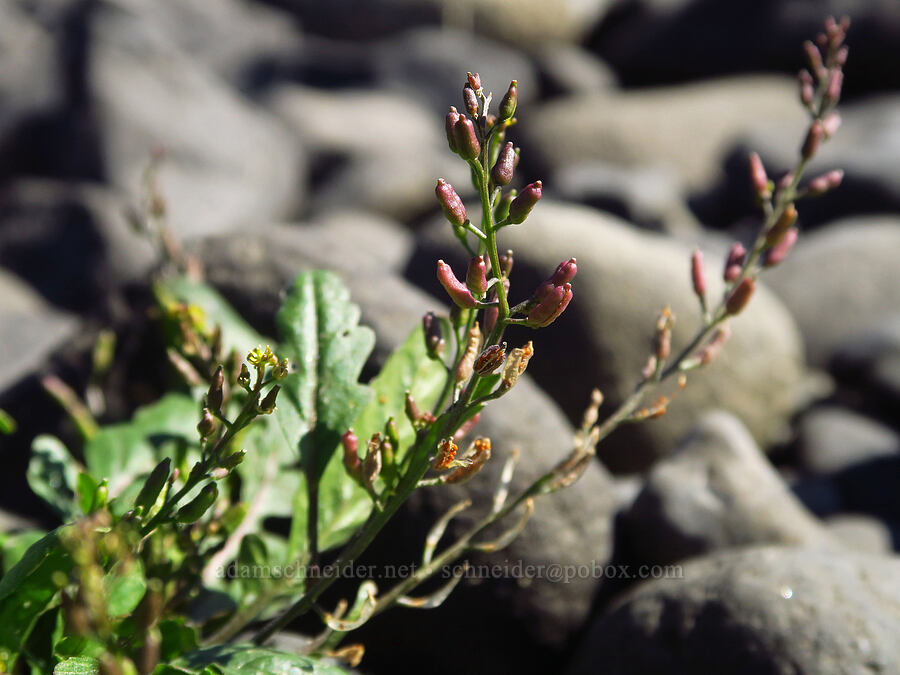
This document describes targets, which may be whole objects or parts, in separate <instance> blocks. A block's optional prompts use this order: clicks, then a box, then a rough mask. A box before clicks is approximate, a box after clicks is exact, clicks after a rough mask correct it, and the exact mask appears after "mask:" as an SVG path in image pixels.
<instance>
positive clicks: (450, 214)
mask: <svg viewBox="0 0 900 675" xmlns="http://www.w3.org/2000/svg"><path fill="white" fill-rule="evenodd" d="M434 194H435V195H437V198H438V201H439V202H440V204H441V208H442V209H443V210H444V216H446V218H447V220H449V221H450V223H451V224H453V225H455V226H456V227H462V226H463V224H464V223H465V222H466V207H465V204H463V202H462V199H460V198H459V195H458V194H456V190H454V189H453V186H452V185H450V183H448V182H447V181H445V180H444V179H443V178H438V182H437V186H435V188H434Z"/></svg>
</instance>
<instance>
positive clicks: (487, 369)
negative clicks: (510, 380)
mask: <svg viewBox="0 0 900 675" xmlns="http://www.w3.org/2000/svg"><path fill="white" fill-rule="evenodd" d="M505 358H506V343H505V342H504V343H503V344H502V345H491V346H490V347H488V348H487V349H485V350H484V351H483V352H481V354H479V355H478V358H477V359H475V372H476V373H478V374H479V375H490V374H491V373H493V372H494V371H495V370H497V368H499V367H500V364H502V363H503V360H504V359H505Z"/></svg>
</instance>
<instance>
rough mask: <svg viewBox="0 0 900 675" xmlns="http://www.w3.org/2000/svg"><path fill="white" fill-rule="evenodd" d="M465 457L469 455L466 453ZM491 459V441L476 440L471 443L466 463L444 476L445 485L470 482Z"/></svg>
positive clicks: (488, 439)
mask: <svg viewBox="0 0 900 675" xmlns="http://www.w3.org/2000/svg"><path fill="white" fill-rule="evenodd" d="M466 454H467V455H468V454H469V453H466ZM490 458H491V439H490V438H476V439H475V440H474V441H473V442H472V451H471V456H470V457H469V456H467V457H466V459H467V460H468V463H467V464H465V465H462V466H458V467H457V468H455V469H453V471H451V472H450V473H449V474H447V475H446V476H444V482H445V483H451V484H453V483H456V484H458V483H465V482H466V481H467V480H470V479H471V478H472V477H473V476H474V475H475V474H476V473H478V472H479V471H481V468H482V467H483V466H484V465H485V464H486V463H487V461H488V460H489V459H490Z"/></svg>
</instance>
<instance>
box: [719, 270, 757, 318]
mask: <svg viewBox="0 0 900 675" xmlns="http://www.w3.org/2000/svg"><path fill="white" fill-rule="evenodd" d="M755 290H756V281H755V280H754V279H753V278H751V277H744V278H743V279H741V283H739V284H738V285H737V286H735V287H734V289H733V290H732V291H731V293H730V294H729V295H728V298H727V299H726V300H725V311H727V312H728V314H730V315H731V316H735V315H737V314H740V313H741V311H743V309H744V307H746V306H747V303H749V302H750V298H752V297H753V291H755Z"/></svg>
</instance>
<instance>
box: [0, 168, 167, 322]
mask: <svg viewBox="0 0 900 675" xmlns="http://www.w3.org/2000/svg"><path fill="white" fill-rule="evenodd" d="M127 207H128V202H127V201H126V200H125V199H123V198H122V196H121V195H118V194H116V193H114V192H113V191H110V190H107V189H105V188H102V187H99V186H96V185H90V184H77V183H62V182H56V181H48V180H20V181H17V182H14V183H10V184H9V185H8V186H7V187H6V188H5V189H3V190H2V191H0V265H4V266H6V267H7V268H8V269H10V270H12V271H14V272H15V273H16V274H18V275H19V276H21V277H22V278H24V279H26V280H27V281H28V282H29V283H30V284H31V285H32V286H33V287H34V288H35V289H37V290H38V291H39V292H40V293H41V294H42V295H43V296H44V298H45V299H47V300H49V301H50V302H51V303H53V304H54V305H57V306H58V307H63V308H65V309H68V310H72V311H77V312H80V313H82V314H91V315H95V316H98V315H99V316H105V317H106V318H109V316H110V315H116V316H123V315H127V314H128V312H129V308H128V306H127V304H128V303H127V300H126V298H125V297H124V291H125V289H126V287H128V286H130V285H146V284H148V283H149V275H150V272H151V269H152V268H153V266H154V265H155V264H156V262H157V258H158V255H157V253H156V251H155V250H154V245H153V243H152V241H151V240H150V236H149V235H141V234H139V233H137V232H136V231H135V229H134V227H132V225H131V224H130V223H129V222H128V220H127V217H126V209H127Z"/></svg>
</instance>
